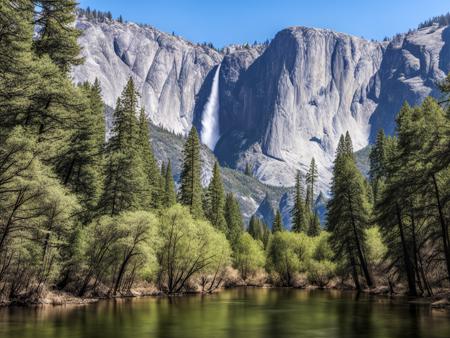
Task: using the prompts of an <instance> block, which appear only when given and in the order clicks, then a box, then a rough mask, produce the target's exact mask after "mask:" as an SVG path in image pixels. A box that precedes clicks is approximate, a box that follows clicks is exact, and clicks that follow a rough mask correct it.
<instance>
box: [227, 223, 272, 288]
mask: <svg viewBox="0 0 450 338" xmlns="http://www.w3.org/2000/svg"><path fill="white" fill-rule="evenodd" d="M265 263H266V257H265V253H264V248H263V243H262V242H261V241H257V240H255V239H253V237H252V236H251V235H250V234H249V233H248V232H244V233H242V234H241V235H240V236H239V239H238V241H237V243H236V248H235V251H234V265H235V267H236V269H238V270H239V273H240V274H241V277H242V279H243V280H246V279H247V278H248V277H253V276H254V275H255V274H256V273H257V272H258V271H259V270H261V269H263V268H264V265H265Z"/></svg>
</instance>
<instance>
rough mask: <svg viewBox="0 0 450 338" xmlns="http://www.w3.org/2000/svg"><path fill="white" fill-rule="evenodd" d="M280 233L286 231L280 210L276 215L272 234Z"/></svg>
mask: <svg viewBox="0 0 450 338" xmlns="http://www.w3.org/2000/svg"><path fill="white" fill-rule="evenodd" d="M279 231H284V225H283V220H282V218H281V212H280V210H279V209H278V210H277V212H276V214H275V218H274V220H273V224H272V233H273V234H274V233H276V232H279Z"/></svg>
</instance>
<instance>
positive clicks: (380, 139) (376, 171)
mask: <svg viewBox="0 0 450 338" xmlns="http://www.w3.org/2000/svg"><path fill="white" fill-rule="evenodd" d="M385 144H386V137H385V136H384V131H383V129H380V131H379V132H378V134H377V139H376V142H375V145H374V146H373V148H372V150H371V151H370V155H369V159H370V171H369V176H370V181H371V185H372V191H373V198H374V200H375V201H376V199H377V197H378V190H379V185H380V184H381V180H382V178H383V177H384V176H385V174H386V173H385V164H386V150H385Z"/></svg>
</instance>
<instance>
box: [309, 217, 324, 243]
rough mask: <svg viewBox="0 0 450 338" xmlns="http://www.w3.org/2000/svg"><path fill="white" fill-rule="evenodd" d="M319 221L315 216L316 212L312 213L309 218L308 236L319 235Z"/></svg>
mask: <svg viewBox="0 0 450 338" xmlns="http://www.w3.org/2000/svg"><path fill="white" fill-rule="evenodd" d="M320 231H321V229H320V219H319V216H318V215H317V212H314V214H313V215H311V217H310V222H309V227H308V236H312V237H315V236H319V235H320Z"/></svg>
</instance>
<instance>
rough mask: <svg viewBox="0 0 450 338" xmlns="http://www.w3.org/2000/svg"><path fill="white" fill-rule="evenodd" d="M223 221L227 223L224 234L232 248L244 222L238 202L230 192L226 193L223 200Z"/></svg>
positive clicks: (242, 228) (242, 229)
mask: <svg viewBox="0 0 450 338" xmlns="http://www.w3.org/2000/svg"><path fill="white" fill-rule="evenodd" d="M225 221H226V225H227V231H226V236H227V239H228V240H229V241H230V244H231V247H232V248H234V247H235V245H236V243H237V241H238V239H239V236H240V235H241V233H242V232H243V231H244V222H243V221H242V214H241V209H240V207H239V203H238V201H236V199H235V198H234V196H233V194H232V193H228V194H227V197H226V200H225Z"/></svg>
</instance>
